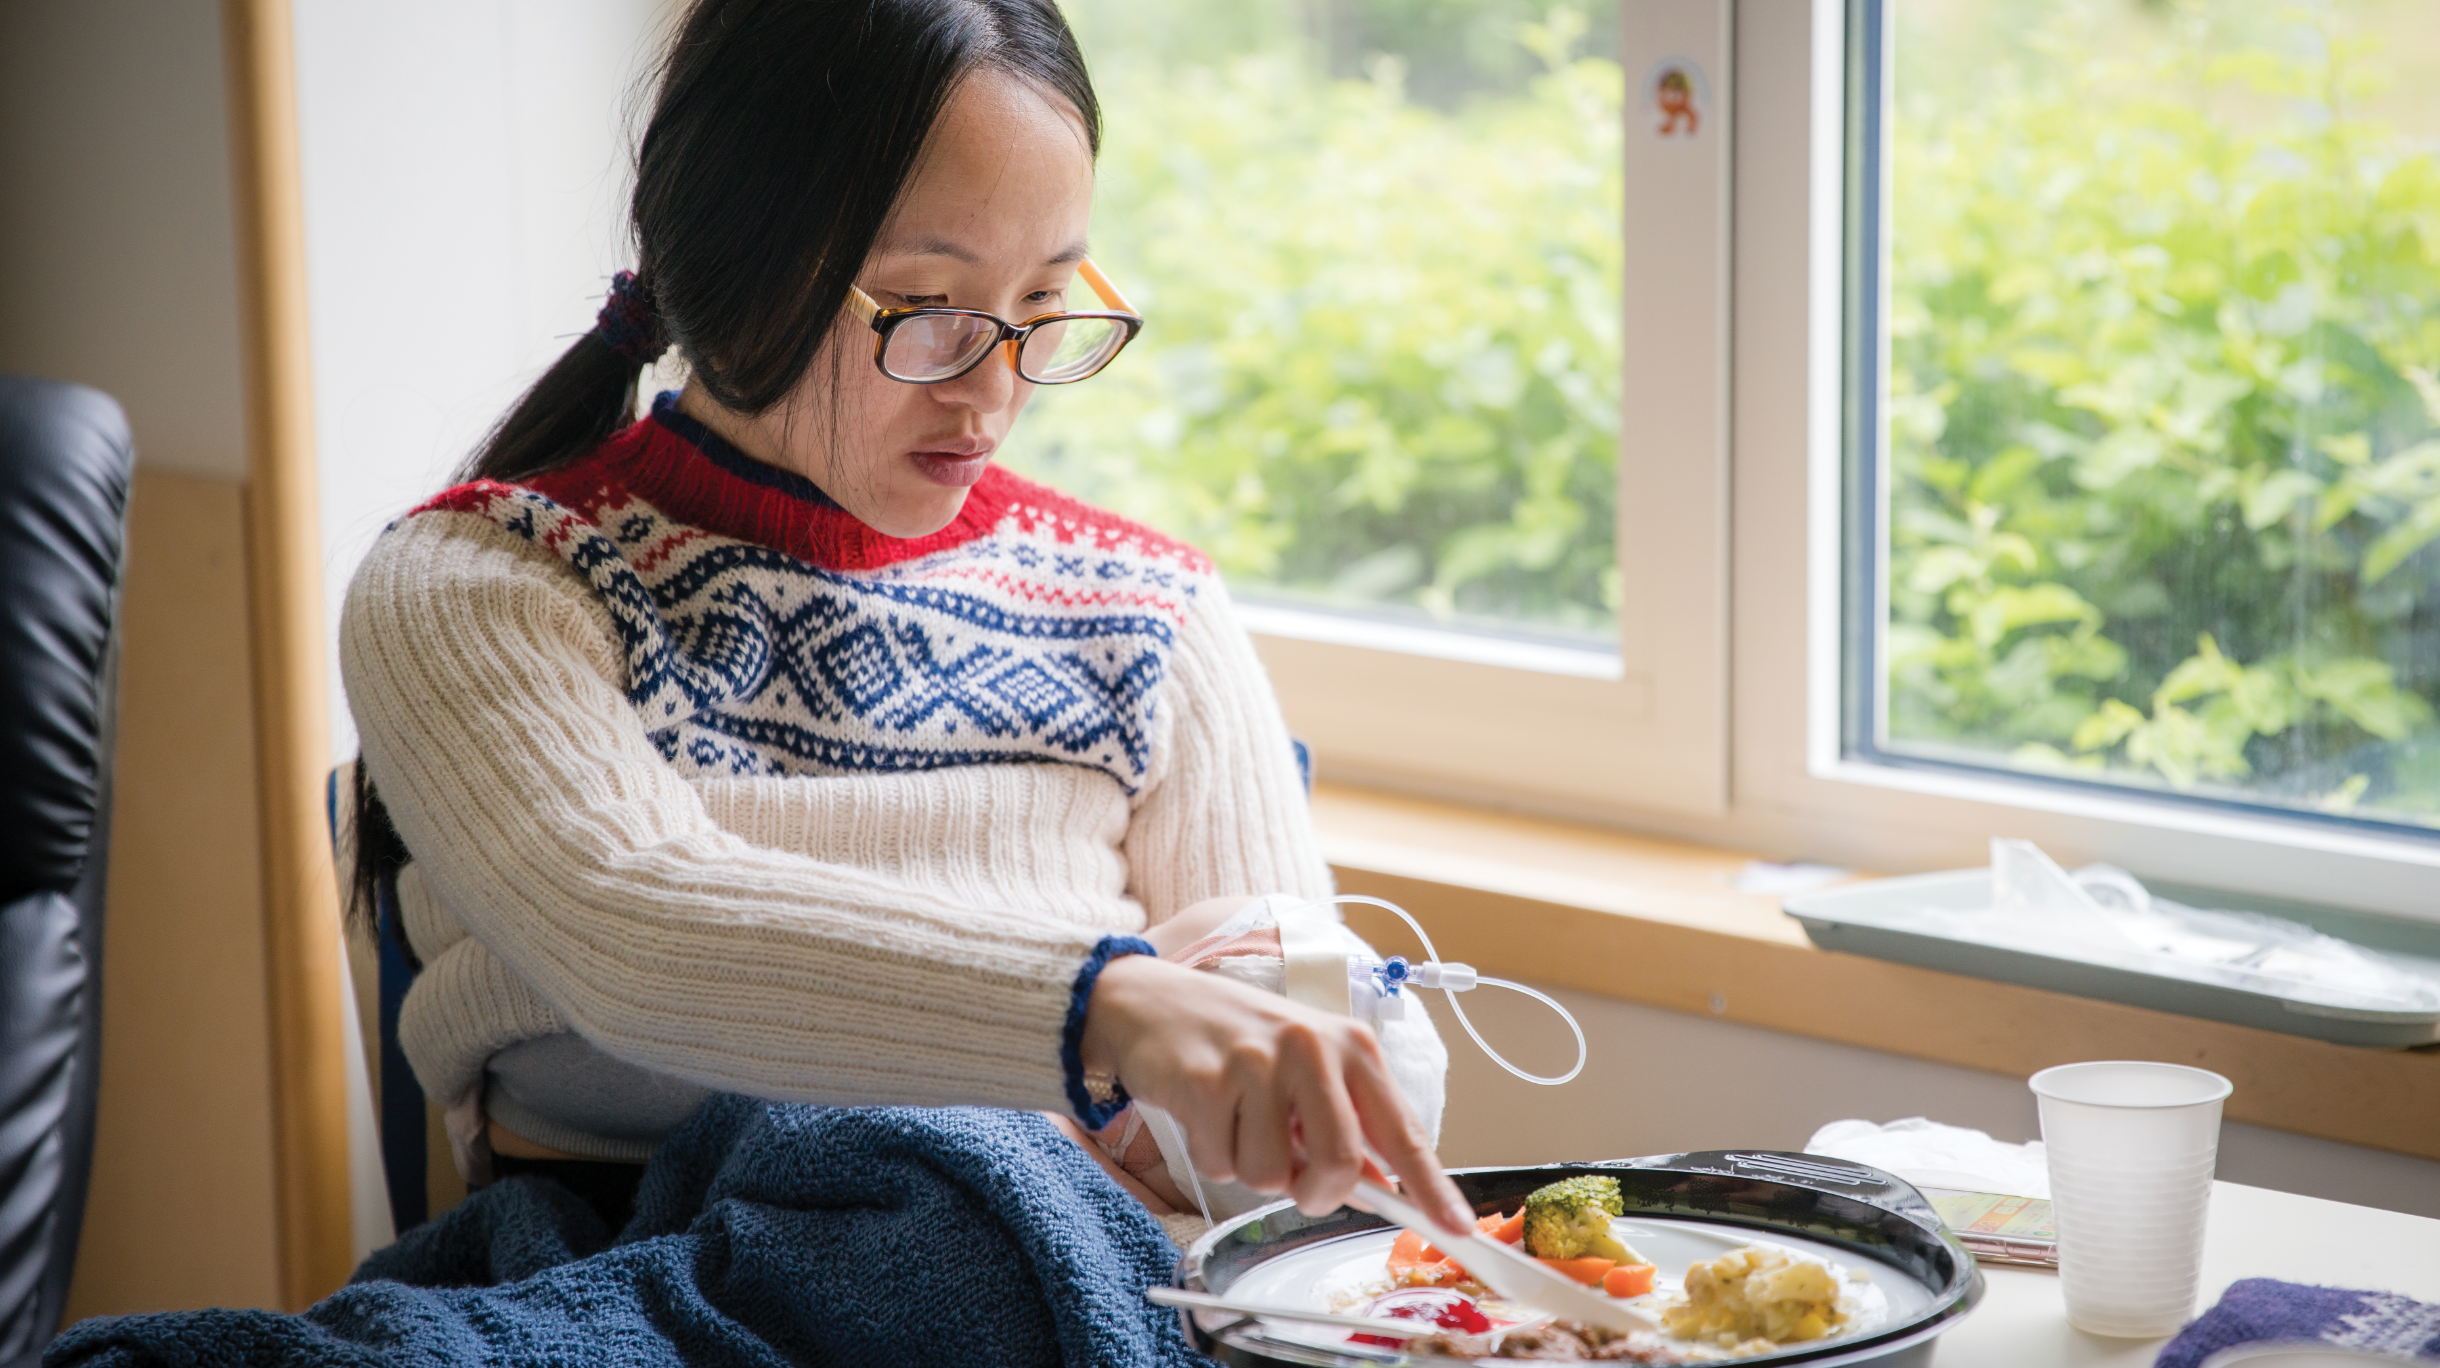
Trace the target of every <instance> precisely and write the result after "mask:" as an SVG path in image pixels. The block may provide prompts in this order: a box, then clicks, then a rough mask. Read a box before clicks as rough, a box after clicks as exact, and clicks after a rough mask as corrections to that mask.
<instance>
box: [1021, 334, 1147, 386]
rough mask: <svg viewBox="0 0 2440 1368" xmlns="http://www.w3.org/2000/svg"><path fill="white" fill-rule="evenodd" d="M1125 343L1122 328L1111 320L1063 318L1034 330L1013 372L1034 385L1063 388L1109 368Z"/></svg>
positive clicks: (1026, 341) (1026, 340) (1125, 339)
mask: <svg viewBox="0 0 2440 1368" xmlns="http://www.w3.org/2000/svg"><path fill="white" fill-rule="evenodd" d="M1126 343H1127V329H1126V325H1124V324H1122V323H1119V322H1118V321H1116V320H1114V319H1108V318H1063V319H1060V320H1059V321H1057V322H1055V323H1045V324H1043V325H1042V326H1041V327H1039V328H1036V329H1034V331H1033V333H1032V334H1031V335H1030V336H1028V337H1027V338H1026V339H1025V350H1024V351H1022V352H1020V353H1019V354H1018V356H1017V369H1018V370H1019V371H1021V372H1022V373H1023V374H1024V376H1025V378H1026V379H1028V380H1031V381H1033V382H1034V383H1035V384H1038V385H1064V384H1066V383H1068V382H1069V381H1071V380H1082V379H1083V378H1085V377H1086V376H1088V375H1091V374H1092V373H1093V372H1095V371H1097V370H1100V369H1101V368H1102V367H1103V366H1105V365H1107V364H1109V361H1110V358H1111V357H1113V356H1116V355H1117V354H1118V349H1119V348H1120V347H1123V346H1125V345H1126Z"/></svg>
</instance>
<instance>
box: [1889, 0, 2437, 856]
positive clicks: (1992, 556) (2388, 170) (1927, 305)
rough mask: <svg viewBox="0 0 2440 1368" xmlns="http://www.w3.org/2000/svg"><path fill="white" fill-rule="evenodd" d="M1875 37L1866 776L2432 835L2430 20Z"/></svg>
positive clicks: (2164, 4) (1956, 16)
mask: <svg viewBox="0 0 2440 1368" xmlns="http://www.w3.org/2000/svg"><path fill="white" fill-rule="evenodd" d="M1890 20H1891V22H1892V23H1893V24H1894V29H1895V47H1896V68H1895V81H1896V85H1895V90H1894V101H1893V103H1892V104H1891V105H1890V106H1889V108H1890V111H1891V119H1892V124H1891V143H1892V157H1891V164H1890V174H1891V175H1892V177H1893V181H1892V184H1891V186H1890V196H1891V197H1890V201H1889V203H1890V206H1891V207H1890V211H1889V213H1890V218H1889V223H1888V232H1889V238H1888V251H1889V254H1888V258H1887V259H1888V271H1889V296H1888V302H1887V313H1886V324H1885V326H1886V332H1887V338H1886V341H1887V345H1888V348H1889V353H1888V354H1889V376H1888V394H1887V424H1888V442H1889V452H1888V456H1889V460H1888V465H1887V467H1886V469H1887V472H1888V474H1887V481H1888V483H1887V505H1886V509H1887V520H1888V521H1887V526H1886V528H1885V535H1886V537H1887V549H1888V557H1889V559H1888V579H1887V583H1886V593H1887V620H1886V622H1885V623H1884V624H1883V628H1884V630H1883V633H1882V635H1881V638H1880V642H1879V646H1880V651H1879V661H1880V664H1881V667H1882V670H1883V671H1884V673H1883V676H1882V682H1883V684H1884V686H1885V689H1886V694H1885V699H1886V713H1885V716H1884V717H1883V718H1882V719H1881V720H1880V721H1881V731H1880V737H1879V740H1880V744H1881V745H1882V746H1883V747H1885V748H1886V749H1887V750H1889V751H1892V752H1896V753H1898V754H1902V755H1911V756H1917V757H1927V758H1934V759H1949V760H1963V761H1968V762H1972V763H1977V764H1999V765H2005V766H2009V767H2014V768H2020V769H2024V770H2030V771H2038V772H2046V773H2053V774H2066V775H2070V776H2085V777H2089V778H2093V779H2099V780H2106V781H2115V782H2119V783H2124V784H2128V785H2137V786H2147V787H2151V788H2156V789H2163V790H2170V791H2176V792H2182V793H2189V794H2197V795H2203V796H2213V797H2220V798H2231V799H2237V800H2241V801H2245V802H2249V803H2259V804H2267V805H2273V806H2279V807H2286V808H2294V809H2304V810H2314V811H2321V812H2329V813H2343V814H2351V815H2353V816H2356V817H2362V818H2371V819H2376V820H2386V821H2397V822H2406V823H2415V824H2423V825H2440V726H2436V725H2435V720H2434V718H2435V705H2436V704H2440V594H2435V593H2434V589H2435V587H2436V585H2440V164H2435V159H2434V151H2435V144H2436V140H2440V7H2436V6H2434V5H2432V4H2431V3H2429V0H2314V2H2313V3H2303V4H2285V3H2272V2H2271V0H2260V2H2259V3H2255V2H2252V0H2245V2H2240V0H2085V2H2084V3H2061V2H2058V0H2040V2H2039V3H2037V2H2035V0H1902V2H1901V3H1898V4H1897V5H1896V6H1895V8H1894V10H1893V11H1891V12H1890Z"/></svg>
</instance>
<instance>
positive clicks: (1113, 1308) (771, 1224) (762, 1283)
mask: <svg viewBox="0 0 2440 1368" xmlns="http://www.w3.org/2000/svg"><path fill="white" fill-rule="evenodd" d="M1176 1259H1177V1250H1176V1248H1175V1247H1173V1246H1172V1245H1171V1244H1170V1243H1169V1241H1168V1240H1167V1238H1166V1237H1164V1236H1163V1235H1162V1233H1161V1228H1160V1224H1159V1223H1158V1222H1156V1221H1154V1220H1153V1219H1152V1217H1151V1216H1150V1215H1149V1214H1148V1213H1146V1212H1145V1211H1144V1209H1143V1208H1142V1207H1141V1206H1139V1205H1138V1204H1137V1203H1136V1202H1135V1200H1134V1199H1133V1198H1131V1197H1129V1196H1128V1195H1127V1194H1126V1193H1125V1192H1124V1191H1123V1190H1121V1189H1120V1188H1119V1187H1118V1185H1117V1184H1115V1183H1113V1182H1111V1181H1110V1179H1109V1178H1108V1176H1107V1175H1105V1174H1104V1173H1103V1172H1102V1170H1101V1169H1100V1168H1099V1167H1098V1166H1097V1165H1095V1164H1094V1162H1093V1160H1092V1158H1091V1157H1090V1156H1088V1155H1086V1154H1085V1153H1084V1152H1083V1151H1082V1150H1080V1149H1078V1148H1077V1147H1076V1146H1075V1145H1074V1144H1072V1143H1070V1142H1069V1141H1068V1140H1067V1139H1066V1138H1065V1137H1063V1136H1062V1135H1060V1133H1059V1132H1058V1131H1057V1130H1056V1129H1054V1128H1053V1127H1052V1126H1051V1125H1050V1124H1049V1123H1048V1122H1046V1121H1044V1120H1043V1119H1042V1118H1041V1117H1039V1116H1035V1115H1032V1114H1030V1113H1024V1112H1004V1111H980V1110H972V1109H965V1108H958V1109H949V1110H938V1111H931V1110H913V1109H902V1108H876V1109H826V1108H819V1107H798V1106H773V1105H769V1104H765V1103H760V1102H752V1101H748V1100H746V1099H744V1098H739V1097H716V1098H714V1099H712V1100H711V1101H709V1102H707V1103H705V1104H704V1106H703V1108H702V1109H701V1110H700V1111H698V1112H696V1114H695V1115H694V1117H693V1118H692V1119H691V1120H689V1121H688V1122H687V1123H686V1124H685V1125H684V1126H683V1127H681V1128H680V1129H679V1130H678V1131H677V1132H676V1133H675V1134H673V1135H672V1136H671V1137H670V1139H669V1140H668V1142H667V1143H665V1144H664V1145H662V1147H661V1149H660V1152H659V1153H658V1154H657V1155H656V1156H655V1157H654V1159H653V1161H652V1164H651V1166H650V1167H649V1168H648V1169H647V1170H646V1172H645V1175H644V1181H643V1187H642V1189H641V1191H640V1192H639V1193H638V1194H637V1201H636V1214H635V1218H634V1220H632V1221H631V1222H629V1224H628V1226H627V1228H626V1229H625V1230H623V1231H619V1232H617V1233H616V1234H615V1236H613V1234H612V1233H611V1232H609V1231H607V1230H605V1229H604V1228H603V1227H602V1223H601V1221H600V1218H598V1217H597V1216H595V1215H594V1213H593V1211H592V1209H591V1208H590V1207H588V1206H586V1205H585V1204H584V1203H583V1202H582V1201H580V1200H578V1199H577V1198H576V1197H575V1196H574V1195H572V1194H571V1193H569V1192H568V1191H567V1190H566V1189H565V1188H562V1187H560V1186H559V1185H557V1184H555V1183H549V1182H544V1181H541V1180H537V1179H533V1178H512V1179H509V1180H507V1181H504V1182H501V1183H496V1184H494V1185H492V1186H491V1187H488V1188H485V1189H483V1190H481V1191H479V1192H477V1193H475V1194H474V1195H473V1196H471V1197H469V1198H468V1199H467V1200H466V1201H465V1202H463V1203H461V1204H459V1205H458V1206H457V1207H455V1208H453V1209H451V1210H450V1211H448V1212H447V1213H445V1214H443V1215H442V1216H440V1217H439V1218H438V1219H436V1220H433V1221H431V1222H429V1223H427V1224H425V1225H422V1226H419V1227H417V1228H416V1229H414V1230H412V1231H409V1232H408V1233H407V1235H406V1237H405V1238H404V1239H402V1240H400V1241H399V1242H398V1243H397V1244H395V1245H392V1246H391V1247H390V1248H388V1249H385V1250H383V1251H381V1252H380V1253H378V1254H375V1255H374V1256H373V1257H372V1258H371V1259H369V1260H367V1261H366V1262H365V1265H364V1267H363V1268H362V1269H360V1270H358V1271H357V1274H356V1278H355V1281H354V1282H352V1283H351V1284H350V1285H349V1286H347V1287H346V1288H344V1289H342V1290H340V1291H339V1292H337V1293H335V1294H333V1295H332V1296H331V1297H330V1298H328V1299H327V1300H325V1301H323V1302H322V1303H320V1304H319V1305H317V1306H315V1307H314V1308H313V1309H312V1310H310V1311H306V1312H304V1313H303V1314H300V1315H281V1314H278V1313H275V1312H268V1311H176V1312H164V1313H160V1314H156V1315H143V1316H112V1317H96V1318H95V1319H92V1320H88V1321H85V1322H82V1323H81V1324H78V1325H76V1326H75V1327H73V1328H71V1329H70V1330H68V1331H67V1332H66V1333H65V1334H63V1335H61V1336H60V1337H59V1338H58V1339H57V1340H55V1341H53V1343H52V1346H51V1349H50V1351H49V1352H48V1353H47V1354H46V1355H45V1356H44V1362H45V1364H46V1366H47V1368H69V1365H80V1366H82V1365H91V1366H92V1368H134V1366H135V1365H139V1364H144V1365H151V1364H161V1365H222V1364H241V1363H242V1364H247V1365H284V1364H296V1365H306V1364H313V1365H366V1368H370V1366H371V1365H385V1366H389V1365H406V1364H414V1365H437V1364H454V1363H482V1364H487V1365H491V1364H496V1365H524V1364H534V1365H540V1364H551V1365H564V1364H574V1363H582V1364H588V1365H600V1366H601V1368H644V1365H656V1366H658V1365H678V1364H687V1365H694V1366H695V1368H731V1365H734V1366H735V1368H748V1365H752V1366H753V1368H765V1366H766V1365H767V1366H768V1368H778V1366H779V1365H783V1364H901V1363H903V1364H926V1365H937V1364H994V1365H999V1364H1008V1365H1025V1364H1042V1365H1052V1364H1058V1365H1067V1368H1084V1366H1085V1365H1096V1366H1097V1368H1098V1366H1099V1365H1111V1366H1113V1368H1119V1366H1124V1368H1135V1366H1136V1365H1143V1366H1144V1368H1153V1366H1154V1365H1159V1366H1160V1368H1185V1366H1186V1365H1192V1364H1202V1363H1205V1362H1207V1361H1206V1360H1204V1359H1202V1358H1201V1357H1200V1356H1198V1355H1196V1354H1195V1353H1194V1352H1193V1351H1192V1350H1191V1349H1189V1348H1188V1347H1187V1345H1186V1342H1185V1339H1184V1337H1183V1336H1182V1335H1181V1333H1180V1331H1179V1328H1178V1323H1177V1319H1176V1313H1175V1312H1171V1311H1165V1310H1162V1309H1161V1308H1159V1307H1155V1306H1152V1305H1150V1304H1149V1303H1147V1302H1145V1300H1144V1296H1143V1293H1144V1288H1145V1287H1146V1286H1148V1285H1150V1284H1152V1283H1155V1282H1166V1281H1167V1280H1168V1278H1169V1274H1170V1271H1171V1268H1172V1267H1173V1265H1174V1263H1175V1261H1176Z"/></svg>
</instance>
